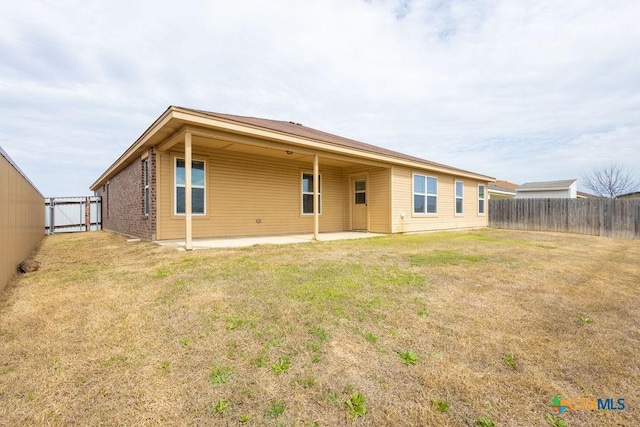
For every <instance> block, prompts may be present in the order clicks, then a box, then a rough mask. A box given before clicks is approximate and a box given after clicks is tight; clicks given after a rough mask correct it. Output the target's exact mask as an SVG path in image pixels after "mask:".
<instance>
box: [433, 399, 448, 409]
mask: <svg viewBox="0 0 640 427" xmlns="http://www.w3.org/2000/svg"><path fill="white" fill-rule="evenodd" d="M431 403H433V406H434V407H435V408H436V410H437V411H438V412H445V411H446V410H447V409H449V403H447V402H445V401H444V400H438V399H431Z"/></svg>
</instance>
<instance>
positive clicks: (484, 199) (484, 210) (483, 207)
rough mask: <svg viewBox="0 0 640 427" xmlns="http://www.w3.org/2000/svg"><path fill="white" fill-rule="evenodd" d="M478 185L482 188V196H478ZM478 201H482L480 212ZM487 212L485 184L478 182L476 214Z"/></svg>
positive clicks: (480, 214) (482, 214)
mask: <svg viewBox="0 0 640 427" xmlns="http://www.w3.org/2000/svg"><path fill="white" fill-rule="evenodd" d="M480 187H482V188H483V193H484V194H483V196H482V197H480ZM480 201H482V202H483V203H482V212H480ZM486 212H487V186H486V185H485V184H480V183H479V184H478V216H485V215H486Z"/></svg>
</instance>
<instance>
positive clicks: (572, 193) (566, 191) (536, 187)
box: [516, 179, 578, 199]
mask: <svg viewBox="0 0 640 427" xmlns="http://www.w3.org/2000/svg"><path fill="white" fill-rule="evenodd" d="M577 196H578V180H577V179H566V180H562V181H543V182H527V183H525V184H522V185H519V186H518V187H517V188H516V198H517V199H575V198H577Z"/></svg>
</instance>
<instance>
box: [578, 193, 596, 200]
mask: <svg viewBox="0 0 640 427" xmlns="http://www.w3.org/2000/svg"><path fill="white" fill-rule="evenodd" d="M576 197H577V198H578V199H598V198H600V196H598V195H595V194H591V193H585V192H584V191H578V194H577V196H576Z"/></svg>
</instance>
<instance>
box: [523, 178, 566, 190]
mask: <svg viewBox="0 0 640 427" xmlns="http://www.w3.org/2000/svg"><path fill="white" fill-rule="evenodd" d="M576 181H577V179H565V180H560V181H540V182H525V183H524V184H522V185H519V186H518V187H517V188H516V191H549V190H568V189H569V187H571V185H572V184H573V183H574V182H576Z"/></svg>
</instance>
